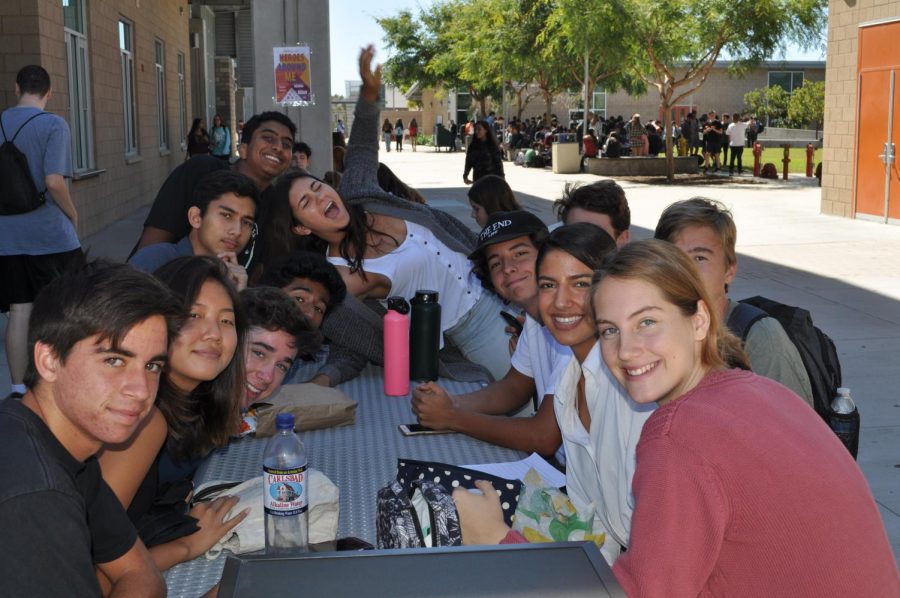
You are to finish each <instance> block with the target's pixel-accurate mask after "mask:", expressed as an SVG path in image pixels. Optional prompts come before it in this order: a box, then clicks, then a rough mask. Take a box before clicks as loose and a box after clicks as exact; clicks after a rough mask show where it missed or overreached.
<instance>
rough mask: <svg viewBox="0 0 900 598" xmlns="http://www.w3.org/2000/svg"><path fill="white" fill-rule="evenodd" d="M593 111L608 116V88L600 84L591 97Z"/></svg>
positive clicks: (598, 114)
mask: <svg viewBox="0 0 900 598" xmlns="http://www.w3.org/2000/svg"><path fill="white" fill-rule="evenodd" d="M591 112H592V113H594V114H596V115H597V116H602V117H603V118H606V90H605V89H603V88H602V87H600V86H598V87H595V88H594V94H593V96H592V97H591Z"/></svg>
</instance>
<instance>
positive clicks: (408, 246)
mask: <svg viewBox="0 0 900 598" xmlns="http://www.w3.org/2000/svg"><path fill="white" fill-rule="evenodd" d="M327 259H328V261H329V262H331V263H332V264H334V265H335V266H348V265H349V264H348V262H347V260H345V259H344V258H342V257H336V256H327ZM362 266H363V269H364V270H365V271H366V272H374V273H376V274H381V275H383V276H385V277H386V278H388V280H390V281H391V290H390V292H389V293H388V296H391V295H400V296H402V297H406V299H412V298H413V297H415V295H416V291H417V290H419V289H430V290H433V291H437V292H438V302H439V303H440V304H441V331H443V332H446V331H447V330H449V329H450V328H453V326H455V325H456V324H457V323H458V322H459V321H460V320H461V319H462V317H463V316H464V315H466V314H467V313H468V312H469V311H471V309H472V308H473V307H475V303H476V302H477V301H478V299H480V298H481V294H482V292H483V289H482V287H481V282H480V281H479V280H478V278H476V277H475V275H474V274H473V273H472V263H471V262H470V261H469V260H468V258H467V257H466V256H465V255H463V254H461V253H458V252H456V251H453V250H452V249H448V248H447V246H446V245H444V244H443V243H442V242H441V241H440V240H439V239H438V238H437V237H436V236H435V235H434V233H432V232H431V231H430V230H428V229H427V228H425V227H424V226H421V225H419V224H416V223H415V222H410V221H408V220H407V221H406V238H405V239H403V242H402V243H400V246H399V247H397V248H396V249H394V250H393V251H391V252H390V253H386V254H385V255H382V256H379V257H376V258H367V259H364V260H363V263H362ZM443 347H444V335H441V348H443Z"/></svg>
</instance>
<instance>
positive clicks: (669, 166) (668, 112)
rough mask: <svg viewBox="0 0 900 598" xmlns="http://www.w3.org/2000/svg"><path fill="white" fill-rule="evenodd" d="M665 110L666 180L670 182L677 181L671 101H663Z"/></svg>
mask: <svg viewBox="0 0 900 598" xmlns="http://www.w3.org/2000/svg"><path fill="white" fill-rule="evenodd" d="M662 110H663V127H665V129H664V131H665V134H666V180H667V181H669V182H670V183H672V182H674V181H675V155H674V153H673V152H674V148H673V146H672V109H671V107H670V106H669V101H668V100H667V99H664V100H663V101H662Z"/></svg>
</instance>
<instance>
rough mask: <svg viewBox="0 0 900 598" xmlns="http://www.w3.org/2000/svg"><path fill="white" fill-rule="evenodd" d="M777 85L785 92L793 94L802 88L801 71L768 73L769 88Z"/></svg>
mask: <svg viewBox="0 0 900 598" xmlns="http://www.w3.org/2000/svg"><path fill="white" fill-rule="evenodd" d="M773 85H777V86H779V87H780V88H782V89H783V90H785V91H786V92H788V93H789V94H790V93H794V90H795V89H797V88H798V87H803V71H769V87H772V86H773Z"/></svg>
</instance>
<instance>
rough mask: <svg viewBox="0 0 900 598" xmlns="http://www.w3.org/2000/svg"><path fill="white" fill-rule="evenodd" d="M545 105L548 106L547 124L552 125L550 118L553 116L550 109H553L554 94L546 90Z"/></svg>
mask: <svg viewBox="0 0 900 598" xmlns="http://www.w3.org/2000/svg"><path fill="white" fill-rule="evenodd" d="M544 107H545V108H546V112H545V113H544V114H546V115H547V125H548V126H549V125H550V120H551V119H552V117H551V116H550V111H551V110H552V109H553V95H552V94H551V93H549V92H546V91H545V92H544Z"/></svg>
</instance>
